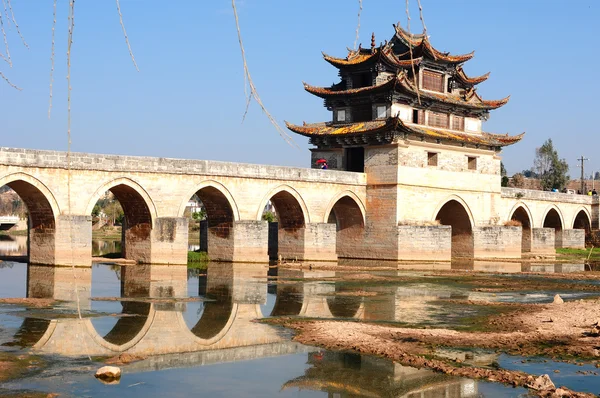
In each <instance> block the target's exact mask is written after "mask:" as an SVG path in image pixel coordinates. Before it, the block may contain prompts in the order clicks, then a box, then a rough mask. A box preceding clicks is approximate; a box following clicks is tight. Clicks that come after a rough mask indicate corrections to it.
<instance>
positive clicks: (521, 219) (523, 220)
mask: <svg viewBox="0 0 600 398" xmlns="http://www.w3.org/2000/svg"><path fill="white" fill-rule="evenodd" d="M510 219H511V221H515V222H517V223H519V224H521V227H522V228H523V237H522V238H521V253H529V252H531V219H530V218H529V214H527V211H526V210H525V209H524V208H523V207H522V206H519V207H518V208H517V209H516V210H515V211H514V213H513V214H512V216H511V217H510Z"/></svg>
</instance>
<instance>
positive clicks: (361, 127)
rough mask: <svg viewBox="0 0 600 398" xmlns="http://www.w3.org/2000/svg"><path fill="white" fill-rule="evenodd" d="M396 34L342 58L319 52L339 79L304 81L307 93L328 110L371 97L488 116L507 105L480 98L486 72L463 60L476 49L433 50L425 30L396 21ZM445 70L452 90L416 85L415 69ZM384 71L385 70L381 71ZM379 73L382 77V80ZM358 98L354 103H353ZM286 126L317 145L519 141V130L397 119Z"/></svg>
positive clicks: (494, 146)
mask: <svg viewBox="0 0 600 398" xmlns="http://www.w3.org/2000/svg"><path fill="white" fill-rule="evenodd" d="M394 30H395V33H394V36H393V37H392V39H391V40H390V41H389V42H387V41H386V42H385V43H382V44H381V45H380V46H379V47H376V45H375V37H374V36H373V37H372V41H371V48H370V49H363V48H362V47H361V46H359V48H358V50H351V49H349V50H348V55H347V56H346V58H336V57H332V56H330V55H327V54H325V53H323V58H324V59H325V60H326V61H327V62H329V63H330V64H332V65H333V66H335V67H336V68H338V69H340V76H341V77H342V81H341V82H340V83H339V84H336V85H333V86H330V87H317V86H312V85H310V84H307V83H304V89H305V90H306V91H308V92H309V93H311V94H313V95H315V96H318V97H320V98H323V99H324V100H325V104H326V106H327V107H328V108H330V109H331V108H333V109H335V108H336V106H343V107H344V106H347V105H348V104H351V103H365V102H367V103H368V102H371V103H376V101H375V99H376V98H379V99H380V100H382V99H383V100H385V101H386V102H388V101H390V100H392V102H394V103H396V102H397V103H404V104H409V105H410V106H414V108H415V109H416V110H423V109H429V110H439V111H443V112H448V113H452V114H454V115H465V116H468V117H479V118H485V117H487V113H488V112H489V111H490V110H493V109H497V108H500V107H501V106H503V105H505V104H506V103H507V102H508V100H509V98H510V97H506V98H503V99H500V100H484V99H483V98H481V96H479V94H478V93H477V91H476V87H475V86H476V85H478V84H479V83H482V82H484V81H485V80H487V79H488V77H489V75H490V74H489V73H486V74H484V75H482V76H475V77H471V76H468V75H467V74H466V73H465V72H464V70H463V68H462V64H463V63H464V62H466V61H468V60H470V59H471V58H473V55H474V52H471V53H469V54H463V55H453V54H450V53H448V52H442V51H439V50H437V49H435V48H434V47H433V46H432V45H431V42H430V41H429V37H428V36H426V35H425V34H410V33H408V32H407V31H405V30H404V29H402V28H401V27H400V26H397V25H394ZM423 66H424V67H425V68H427V70H433V71H436V70H437V71H443V72H445V73H447V74H450V75H451V79H452V81H453V82H454V83H453V84H452V89H448V90H444V91H445V92H436V91H431V90H424V89H420V88H418V87H417V86H416V81H417V77H416V76H415V75H414V73H415V71H416V70H417V67H423ZM374 71H377V72H379V75H378V77H377V84H374V85H369V86H366V87H358V88H352V85H351V83H349V82H348V81H346V80H345V79H347V78H348V75H352V74H356V73H362V72H374ZM382 72H383V73H382ZM382 77H383V79H384V80H382ZM355 101H356V102H355ZM286 124H287V127H288V128H289V129H290V130H291V131H293V132H295V133H297V134H300V135H304V136H307V137H310V138H311V142H312V143H313V144H315V145H318V146H320V145H326V146H341V145H354V144H357V143H374V144H375V143H383V142H391V141H392V140H394V139H396V138H398V137H403V138H409V137H418V138H419V139H421V140H433V141H435V142H442V141H443V142H444V143H447V144H454V145H456V144H459V145H463V146H464V145H469V146H475V147H484V148H489V149H493V150H499V149H500V148H501V147H503V146H506V145H511V144H513V143H515V142H518V141H519V140H520V139H521V138H522V137H523V134H520V135H517V136H513V137H509V136H508V135H499V134H491V133H484V132H476V133H468V132H462V131H456V130H451V129H441V128H434V127H430V126H424V125H421V124H416V123H408V122H403V121H402V120H400V119H399V118H397V117H391V118H387V119H378V120H373V121H366V122H355V123H345V122H335V121H334V122H327V123H315V124H306V123H304V125H302V126H297V125H294V124H291V123H287V122H286Z"/></svg>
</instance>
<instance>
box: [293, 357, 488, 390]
mask: <svg viewBox="0 0 600 398" xmlns="http://www.w3.org/2000/svg"><path fill="white" fill-rule="evenodd" d="M308 364H309V365H310V367H309V368H308V369H306V371H305V374H304V375H303V376H301V377H298V378H295V379H293V380H290V381H288V382H287V383H285V384H284V385H283V387H282V390H286V389H290V388H299V389H309V390H317V391H324V392H327V394H328V395H329V396H330V397H331V396H333V397H340V398H342V397H356V396H361V397H384V396H394V397H407V398H409V397H410V398H413V397H414V398H417V397H419V398H420V397H445V398H462V397H465V398H466V397H477V396H480V395H479V392H478V383H477V382H476V381H474V380H469V379H457V378H453V377H450V376H446V375H443V374H438V373H434V372H432V371H430V370H425V369H415V368H409V367H406V366H401V365H398V364H395V363H394V362H391V361H387V360H383V359H380V358H373V357H368V356H361V355H359V354H352V353H338V352H313V353H310V354H308Z"/></svg>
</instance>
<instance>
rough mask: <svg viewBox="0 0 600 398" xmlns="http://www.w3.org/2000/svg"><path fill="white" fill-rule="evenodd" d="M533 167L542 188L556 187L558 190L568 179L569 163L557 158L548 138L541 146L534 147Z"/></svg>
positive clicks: (556, 153)
mask: <svg viewBox="0 0 600 398" xmlns="http://www.w3.org/2000/svg"><path fill="white" fill-rule="evenodd" d="M533 167H534V169H535V171H536V174H538V176H539V178H540V184H541V186H542V189H544V190H550V189H558V190H559V191H560V190H562V189H563V188H564V187H565V186H566V185H567V182H568V181H569V176H568V175H567V172H568V171H569V165H568V164H567V161H566V160H565V159H559V157H558V152H557V151H556V149H554V145H553V144H552V139H550V138H549V139H548V140H547V141H546V142H544V144H543V145H542V146H541V147H539V148H536V150H535V160H534V162H533Z"/></svg>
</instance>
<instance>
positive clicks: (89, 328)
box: [0, 262, 594, 397]
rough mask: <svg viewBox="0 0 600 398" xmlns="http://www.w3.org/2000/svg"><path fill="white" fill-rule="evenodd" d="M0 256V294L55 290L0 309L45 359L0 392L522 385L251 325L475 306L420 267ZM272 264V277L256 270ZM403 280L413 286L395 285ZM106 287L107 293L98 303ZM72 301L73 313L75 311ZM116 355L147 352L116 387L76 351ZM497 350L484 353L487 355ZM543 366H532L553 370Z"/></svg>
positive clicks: (312, 391)
mask: <svg viewBox="0 0 600 398" xmlns="http://www.w3.org/2000/svg"><path fill="white" fill-rule="evenodd" d="M0 266H1V267H0V296H2V297H26V296H27V295H29V296H30V297H50V298H55V299H58V300H64V301H61V302H59V303H58V304H56V306H55V307H54V308H52V309H25V308H23V307H20V306H16V305H0V342H1V343H2V344H3V346H2V349H3V350H10V351H15V352H17V353H21V352H25V353H29V352H32V353H35V354H38V355H42V357H43V358H45V360H47V361H48V362H49V365H48V367H46V368H44V369H43V370H42V371H41V372H38V373H35V372H34V373H32V374H30V375H28V376H26V377H24V378H21V379H19V380H15V381H12V382H10V383H5V385H3V386H2V388H4V389H10V390H24V389H25V390H38V391H47V392H59V393H61V394H64V395H66V396H132V397H137V396H184V395H185V396H188V395H189V394H190V393H197V394H200V395H202V396H233V395H239V396H303V397H304V396H327V395H328V396H338V395H336V394H339V396H349V395H352V396H389V395H394V396H411V397H412V396H420V394H421V393H424V394H425V395H427V396H447V397H471V396H491V397H496V396H519V395H520V394H523V393H524V392H525V390H523V389H513V388H510V387H507V386H503V385H499V384H490V383H483V382H479V381H473V380H467V379H456V378H452V377H447V376H443V375H438V374H434V373H432V372H429V371H427V370H417V369H411V368H406V367H402V366H399V365H394V364H393V363H391V362H389V361H386V360H381V359H374V358H370V357H366V356H359V355H355V354H343V353H333V352H327V351H321V350H319V349H316V348H313V347H306V346H302V345H299V344H296V343H293V342H291V335H290V333H289V332H288V331H286V330H284V329H281V328H276V327H273V326H270V325H265V324H261V323H256V322H254V320H255V319H258V318H261V317H270V316H271V317H272V316H299V317H309V318H323V319H332V318H336V319H356V320H365V321H370V322H379V321H381V322H385V323H392V324H394V323H396V324H398V325H405V324H411V325H417V326H425V325H427V326H435V327H439V326H445V327H458V326H461V325H464V324H465V323H468V322H469V320H470V319H471V318H472V317H474V316H477V315H479V314H480V313H479V312H478V310H474V309H471V308H468V307H466V306H460V305H449V303H448V301H447V300H452V299H468V298H469V297H471V296H472V295H481V294H483V293H480V292H474V291H473V290H472V287H467V286H465V285H460V284H457V283H456V282H455V281H451V282H444V281H443V279H442V278H435V279H434V280H432V282H431V283H428V282H423V281H422V278H423V276H424V275H426V273H424V272H421V271H378V270H373V271H372V272H368V273H367V274H369V275H372V276H373V277H378V276H385V277H390V276H397V277H401V278H402V281H396V282H394V281H392V282H390V281H383V282H381V281H379V282H377V283H375V282H369V281H366V282H365V281H362V282H361V281H347V280H341V279H340V277H341V276H343V275H347V274H348V273H347V272H335V271H310V270H308V271H298V270H284V269H281V270H279V271H277V270H274V269H271V270H269V269H267V267H265V266H251V265H248V264H243V265H232V264H217V263H211V264H210V265H209V268H208V271H207V272H205V273H202V272H200V273H199V272H198V271H196V270H188V269H187V268H186V267H184V266H183V267H182V266H150V265H136V266H128V267H121V266H115V265H109V264H94V266H93V267H92V268H91V269H75V270H74V269H71V268H69V267H67V268H60V267H54V268H53V267H43V266H30V267H27V265H26V264H20V263H10V262H5V263H0ZM360 273H361V274H362V273H364V271H360ZM274 274H277V276H278V277H279V279H278V280H277V281H274V280H272V279H268V277H269V275H271V276H272V275H274ZM412 277H414V278H415V282H410V281H408V282H407V281H406V278H409V279H410V278H412ZM524 277H525V276H524ZM417 278H418V279H419V281H417ZM453 279H456V278H453ZM75 286H77V291H78V292H79V294H78V295H75ZM365 292H366V293H365ZM553 294H554V292H535V293H525V294H524V293H522V292H510V293H502V294H499V295H498V294H496V296H495V298H496V299H497V300H499V301H514V302H518V301H535V302H542V301H546V300H550V299H551V297H552V296H553ZM489 296H490V297H488V298H489V299H490V300H492V299H494V297H493V295H491V294H490V295H489ZM107 297H109V298H114V300H111V301H105V300H104V299H102V298H107ZM524 297H525V299H524ZM577 297H579V295H573V296H572V297H570V296H566V297H565V299H573V298H577ZM76 298H78V303H79V308H80V310H81V312H82V317H83V318H82V319H79V318H78V317H77V300H76ZM99 298H100V299H101V300H98V299H99ZM182 299H185V300H182ZM120 352H128V353H131V354H135V355H142V356H147V359H144V360H142V361H140V362H135V363H132V364H130V365H126V366H124V376H123V378H122V379H121V382H120V384H119V385H113V386H106V385H104V384H101V383H100V382H99V381H97V380H95V379H94V378H93V372H94V371H95V369H96V368H97V367H99V366H100V363H99V362H90V361H89V360H88V359H87V358H86V356H87V355H90V356H92V357H106V356H114V355H116V354H118V353H120ZM496 357H497V356H496ZM496 357H494V356H492V359H491V360H488V358H487V357H485V358H484V359H485V360H486V361H488V362H491V361H493V360H494V358H496ZM502 358H503V357H500V360H501V361H502V360H503V359H502ZM509 362H510V361H504V362H503V363H506V366H507V367H511V368H516V369H523V370H526V369H524V368H525V366H526V365H527V366H531V365H530V364H528V363H525V364H523V365H522V366H521V365H519V364H520V362H519V363H509ZM513 362H515V361H513ZM517 362H518V361H517ZM543 364H544V363H543V362H542V363H541V364H540V366H539V368H535V369H534V370H535V372H537V373H551V372H552V371H553V370H554V368H552V366H550V365H548V366H544V365H543ZM503 366H504V365H503ZM587 380H590V382H587V381H585V382H584V384H585V383H587V384H585V385H586V386H588V387H587V389H583V388H582V390H585V391H588V390H589V389H590V388H591V387H589V385H590V384H589V383H591V380H594V379H593V378H587ZM573 385H574V386H577V387H579V384H573ZM569 387H571V386H569ZM571 388H574V387H571ZM412 394H416V395H412ZM0 395H1V392H0Z"/></svg>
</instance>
